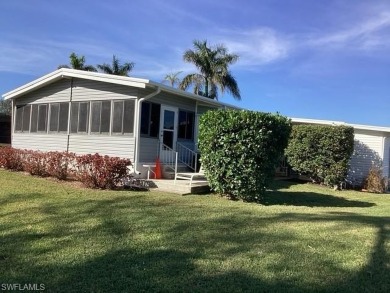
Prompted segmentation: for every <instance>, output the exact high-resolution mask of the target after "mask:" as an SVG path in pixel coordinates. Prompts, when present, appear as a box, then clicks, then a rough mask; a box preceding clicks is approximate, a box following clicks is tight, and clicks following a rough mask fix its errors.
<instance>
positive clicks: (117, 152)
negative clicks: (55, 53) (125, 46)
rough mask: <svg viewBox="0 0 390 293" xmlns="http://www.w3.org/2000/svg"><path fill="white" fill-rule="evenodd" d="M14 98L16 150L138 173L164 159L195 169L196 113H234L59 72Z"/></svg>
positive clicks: (124, 80)
mask: <svg viewBox="0 0 390 293" xmlns="http://www.w3.org/2000/svg"><path fill="white" fill-rule="evenodd" d="M3 97H4V98H5V99H11V100H12V111H13V115H12V116H13V119H12V146H13V147H15V148H23V149H32V150H41V151H69V152H75V153H77V154H87V153H100V154H103V155H110V156H118V157H123V158H129V159H131V161H132V162H133V165H134V168H135V170H136V171H141V172H142V174H143V175H145V174H146V172H145V171H146V168H147V167H145V166H144V165H151V164H153V163H155V161H156V158H157V157H159V158H160V160H162V161H163V163H166V164H168V165H170V166H171V167H172V168H174V164H175V162H174V160H175V154H176V151H177V152H178V159H179V160H180V161H181V164H185V165H188V167H190V168H191V167H192V168H195V164H196V163H195V162H196V157H197V144H196V143H195V142H196V141H197V134H198V119H199V116H200V115H202V114H203V113H205V112H206V111H208V110H210V109H219V108H234V107H233V106H229V105H227V104H224V103H221V102H218V101H215V100H212V99H209V98H205V97H201V96H198V95H194V94H191V93H188V92H185V91H181V90H177V89H174V88H172V87H169V86H166V85H163V84H160V83H156V82H153V81H149V80H146V79H138V78H131V77H123V76H116V75H108V74H103V73H94V72H87V71H81V70H74V69H65V68H62V69H59V70H56V71H54V72H52V73H50V74H47V75H45V76H43V77H41V78H39V79H37V80H34V81H32V82H30V83H28V84H26V85H24V86H21V87H19V88H17V89H15V90H13V91H10V92H8V93H6V94H4V95H3Z"/></svg>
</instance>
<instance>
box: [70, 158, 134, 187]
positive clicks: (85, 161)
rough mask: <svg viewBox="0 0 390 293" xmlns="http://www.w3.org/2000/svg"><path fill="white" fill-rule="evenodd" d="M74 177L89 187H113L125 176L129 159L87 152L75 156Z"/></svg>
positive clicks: (129, 163)
mask: <svg viewBox="0 0 390 293" xmlns="http://www.w3.org/2000/svg"><path fill="white" fill-rule="evenodd" d="M76 161H77V171H76V177H77V179H78V180H79V181H81V182H82V183H83V184H84V185H85V186H87V187H90V188H101V189H113V188H115V187H116V186H117V184H118V183H119V182H120V181H121V180H122V178H123V177H125V176H126V173H127V166H130V165H131V162H130V160H128V159H120V158H117V157H109V156H101V155H99V154H94V155H91V154H88V155H83V156H78V157H76Z"/></svg>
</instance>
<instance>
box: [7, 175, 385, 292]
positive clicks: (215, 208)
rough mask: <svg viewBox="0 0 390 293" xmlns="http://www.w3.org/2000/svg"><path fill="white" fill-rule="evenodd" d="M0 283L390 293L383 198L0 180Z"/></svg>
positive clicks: (81, 288)
mask: <svg viewBox="0 0 390 293" xmlns="http://www.w3.org/2000/svg"><path fill="white" fill-rule="evenodd" d="M0 219H1V220H0V283H1V284H11V283H12V284H13V283H17V284H18V283H19V284H28V283H31V284H34V283H35V284H44V285H45V291H46V292H122V291H123V292H129V291H135V292H138V291H148V292H149V291H160V292H162V291H165V292H167V291H180V292H204V291H208V292H214V291H218V292H244V291H246V292H262V291H263V292H275V291H276V292H313V291H316V292H389V291H390V195H376V194H369V193H359V192H353V191H343V192H335V191H333V190H330V189H326V188H323V187H319V186H313V185H310V184H297V183H292V182H278V183H277V184H275V187H274V189H273V190H270V191H269V192H268V193H267V195H266V197H265V200H264V204H263V205H260V204H253V203H243V202H233V201H229V200H226V199H224V198H221V197H219V196H216V195H196V196H195V195H194V196H178V195H174V194H167V193H159V192H144V193H137V192H128V191H116V192H115V191H99V190H87V189H81V188H76V187H72V186H71V185H69V184H63V183H57V182H54V181H52V180H48V179H41V178H34V177H31V176H28V175H24V174H21V173H12V172H8V171H4V170H0Z"/></svg>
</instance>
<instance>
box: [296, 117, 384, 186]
mask: <svg viewBox="0 0 390 293" xmlns="http://www.w3.org/2000/svg"><path fill="white" fill-rule="evenodd" d="M291 121H292V123H293V124H312V125H345V126H352V127H353V128H354V133H355V146H354V151H353V154H352V157H351V160H350V168H349V171H348V178H347V179H348V181H349V182H350V183H351V184H352V185H357V186H360V185H362V184H363V181H364V179H365V178H366V177H367V175H368V172H369V170H370V168H371V167H372V166H376V167H379V168H380V169H381V170H382V175H383V177H385V178H387V180H388V179H389V178H390V127H380V126H368V125H359V124H349V123H345V122H340V121H327V120H314V119H301V118H291Z"/></svg>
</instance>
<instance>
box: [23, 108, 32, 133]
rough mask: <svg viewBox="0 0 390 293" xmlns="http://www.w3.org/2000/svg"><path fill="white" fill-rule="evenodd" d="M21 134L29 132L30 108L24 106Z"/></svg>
mask: <svg viewBox="0 0 390 293" xmlns="http://www.w3.org/2000/svg"><path fill="white" fill-rule="evenodd" d="M23 108H24V109H23V127H22V130H23V132H28V131H29V130H30V112H31V106H30V105H26V106H24V107H23Z"/></svg>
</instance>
